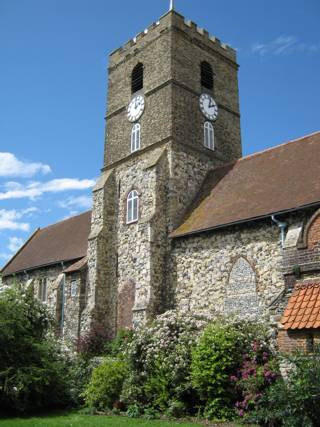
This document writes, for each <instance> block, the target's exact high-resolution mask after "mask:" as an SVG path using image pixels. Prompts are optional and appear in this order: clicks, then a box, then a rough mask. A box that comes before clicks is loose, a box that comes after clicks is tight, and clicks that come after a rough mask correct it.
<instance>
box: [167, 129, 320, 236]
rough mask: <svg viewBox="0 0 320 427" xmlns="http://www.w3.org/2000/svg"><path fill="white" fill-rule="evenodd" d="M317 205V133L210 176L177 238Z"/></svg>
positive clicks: (319, 143) (319, 194) (319, 136)
mask: <svg viewBox="0 0 320 427" xmlns="http://www.w3.org/2000/svg"><path fill="white" fill-rule="evenodd" d="M317 203H320V132H317V133H314V134H312V135H308V136H305V137H303V138H300V139H297V140H294V141H290V142H288V143H286V144H282V145H279V146H277V147H274V148H271V149H268V150H265V151H261V152H259V153H256V154H253V155H251V156H247V157H243V158H241V159H239V160H237V161H235V162H233V163H231V164H228V165H227V166H224V167H220V168H218V169H215V170H213V171H211V172H210V173H209V174H208V176H207V178H206V180H205V182H204V185H203V187H202V189H201V191H200V193H199V195H198V197H197V199H196V200H195V201H194V203H193V205H192V209H191V211H190V210H189V214H188V215H187V217H186V219H185V220H184V222H183V223H182V225H180V226H179V227H178V228H177V229H176V230H175V231H174V232H173V233H172V234H171V236H172V237H179V236H184V235H188V234H193V233H198V232H200V231H205V230H210V229H214V228H218V227H222V226H227V225H231V224H235V223H241V222H246V221H250V220H254V219H259V218H264V217H266V216H268V215H271V214H274V213H281V212H286V211H290V210H295V209H299V208H303V207H306V206H310V205H313V204H317Z"/></svg>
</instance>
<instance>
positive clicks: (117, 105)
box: [2, 11, 320, 350]
mask: <svg viewBox="0 0 320 427" xmlns="http://www.w3.org/2000/svg"><path fill="white" fill-rule="evenodd" d="M108 75H109V82H108V108H107V115H106V123H107V126H106V138H105V156H104V167H103V169H102V172H101V176H100V178H99V180H98V182H97V183H96V186H95V187H94V189H93V209H92V212H87V213H83V214H81V215H79V216H76V217H73V218H70V219H67V220H65V221H62V222H59V223H57V224H54V225H51V226H49V227H47V228H44V229H39V230H37V231H36V232H35V233H34V234H33V235H32V236H31V237H30V238H29V240H28V241H27V242H26V243H25V245H24V246H23V247H22V248H21V249H20V251H18V253H17V254H16V255H15V256H14V257H13V258H12V259H11V260H10V261H9V262H8V264H7V265H6V266H5V267H4V268H3V270H2V280H3V283H4V284H6V285H10V284H11V283H13V282H14V281H19V282H24V283H25V284H26V286H32V287H33V289H34V292H35V293H36V294H37V295H38V297H39V298H40V299H41V300H43V301H45V302H46V303H47V304H48V306H49V307H50V309H51V310H52V312H53V313H54V315H55V317H56V320H57V325H58V327H57V334H58V335H60V336H61V337H62V338H63V339H65V340H66V341H68V340H69V341H73V340H75V339H76V338H77V337H78V336H79V335H81V334H84V333H85V332H86V331H88V329H89V328H90V326H91V325H92V324H93V322H99V323H101V324H103V325H105V327H106V328H107V330H109V331H110V332H112V333H115V332H116V330H119V329H124V328H132V327H135V326H139V325H140V324H142V323H143V322H145V321H146V320H148V319H151V318H153V317H154V316H156V315H157V314H159V313H162V312H164V311H165V310H167V309H171V308H177V309H179V310H181V311H191V312H192V313H195V314H196V313H198V314H201V313H211V314H212V313H215V312H223V313H225V314H227V315H228V314H232V313H237V314H238V315H240V316H243V317H245V316H250V317H251V318H253V319H255V318H258V319H259V318H267V319H269V321H270V322H272V323H273V324H274V325H277V328H278V342H279V345H280V348H281V349H283V350H290V349H292V348H293V347H295V346H297V345H298V346H300V347H303V348H306V347H309V346H312V345H313V343H314V342H315V341H316V340H317V339H319V338H320V210H319V209H320V179H319V178H320V132H318V133H315V134H312V135H308V136H305V137H302V138H300V139H297V140H295V141H291V142H288V143H286V144H283V145H280V146H277V147H274V148H272V149H269V150H265V151H262V152H259V153H256V154H254V155H251V156H247V157H242V145H241V132H240V107H239V94H238V64H237V59H236V52H235V51H234V50H233V49H232V48H231V47H229V46H227V45H225V44H223V43H221V42H220V40H219V39H217V38H215V37H212V36H210V35H209V33H208V32H207V31H206V30H204V29H201V28H199V27H197V25H196V24H194V23H193V22H191V21H187V20H185V19H184V17H183V16H181V15H180V14H179V13H177V12H175V11H170V12H168V13H167V14H165V15H164V16H162V17H161V19H160V20H159V21H158V22H156V23H154V24H152V25H151V26H150V27H149V28H147V29H146V30H144V31H143V32H142V33H140V34H138V35H137V36H136V37H135V38H134V39H132V40H130V41H129V42H127V43H126V44H125V45H124V46H122V47H120V48H119V49H117V50H116V51H114V52H112V53H111V54H110V58H109V69H108Z"/></svg>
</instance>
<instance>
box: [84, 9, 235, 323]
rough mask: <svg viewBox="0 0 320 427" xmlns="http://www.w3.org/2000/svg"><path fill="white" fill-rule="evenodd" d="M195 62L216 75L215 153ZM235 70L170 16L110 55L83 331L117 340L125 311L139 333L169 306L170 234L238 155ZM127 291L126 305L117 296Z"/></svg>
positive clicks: (227, 57) (199, 34)
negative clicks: (93, 325) (134, 103)
mask: <svg viewBox="0 0 320 427" xmlns="http://www.w3.org/2000/svg"><path fill="white" fill-rule="evenodd" d="M202 61H208V62H209V63H210V64H211V66H212V68H213V69H214V73H215V76H214V82H215V84H214V93H212V94H213V95H214V97H215V99H216V101H217V103H218V105H219V110H220V116H219V120H218V121H217V126H216V129H215V142H216V144H215V150H214V151H210V150H208V149H206V148H205V147H204V146H203V125H204V121H205V119H204V117H203V115H202V113H201V111H200V109H199V96H200V94H201V93H202V87H201V82H200V64H201V62H202ZM139 63H141V64H143V70H144V85H143V89H142V90H141V92H140V93H141V94H143V95H144V97H145V105H146V106H145V111H144V113H143V115H142V117H141V119H140V120H139V123H140V125H141V147H140V150H139V151H137V152H134V153H131V144H130V139H131V130H132V123H130V122H129V121H128V119H127V113H126V110H127V106H128V104H129V103H130V101H131V99H132V97H133V96H134V95H136V94H132V93H131V73H132V70H133V69H134V67H135V66H136V65H137V64H139ZM195 70H196V71H195ZM237 71H238V65H237V63H236V56H235V51H234V50H233V49H231V48H229V47H227V46H225V45H222V44H221V43H220V41H219V40H217V39H214V38H210V37H209V35H208V33H207V32H206V31H204V30H201V29H199V28H197V27H196V25H195V24H193V23H192V22H186V21H185V20H184V18H183V17H182V16H181V15H179V14H178V13H176V12H169V13H168V14H166V15H164V16H163V17H162V18H161V19H160V21H159V22H157V23H156V24H154V25H152V26H151V27H150V28H148V30H146V31H144V32H143V33H141V34H139V35H138V36H137V37H136V38H135V39H134V40H132V41H130V42H129V43H127V44H126V45H125V46H123V47H122V48H120V49H118V50H117V51H115V52H113V53H112V54H111V55H110V61H109V88H108V110H107V115H106V120H107V126H106V141H105V161H104V168H103V171H102V176H101V179H100V181H99V182H98V184H97V187H96V188H95V189H94V207H93V215H92V232H91V235H90V237H89V253H88V256H89V262H88V268H89V287H88V293H87V297H88V298H87V307H86V309H85V313H84V316H83V317H82V322H83V328H88V325H89V324H90V322H92V321H95V320H99V321H100V322H101V321H102V322H104V323H105V324H106V326H107V327H108V328H109V329H110V330H112V331H115V330H116V325H117V323H119V319H118V320H117V315H118V316H120V317H123V314H121V313H123V312H124V311H126V310H131V309H132V312H133V316H132V322H133V325H134V326H138V325H139V324H141V323H142V322H145V321H146V320H147V319H149V318H152V317H153V316H155V315H157V314H159V313H161V312H162V311H164V310H165V309H167V308H169V307H172V304H173V301H172V290H173V284H172V283H171V277H170V274H169V265H170V263H171V260H170V256H171V246H172V242H171V239H170V238H169V234H170V232H172V231H173V229H174V228H175V227H176V226H177V225H178V224H179V222H180V221H181V220H182V218H183V216H184V214H185V212H186V209H187V207H188V206H189V205H190V203H191V201H192V200H193V199H194V198H195V197H196V195H197V192H198V191H199V189H200V187H201V185H202V182H203V180H204V178H205V176H206V174H207V172H208V171H209V170H211V169H212V168H214V167H216V166H220V165H222V164H224V163H226V162H230V161H232V160H234V159H236V158H238V157H240V156H241V139H240V113H239V99H238V80H237ZM132 190H136V191H137V192H138V194H139V200H140V204H139V220H138V221H137V222H136V223H133V224H126V198H127V195H128V194H129V192H130V191H132ZM130 284H131V285H130ZM130 286H132V288H133V289H134V294H135V297H134V298H133V297H132V293H133V291H131V292H130V289H129V288H130ZM124 288H126V289H127V291H126V292H127V295H131V297H130V298H129V297H128V298H123V297H122V293H123V289H124ZM119 295H120V296H119Z"/></svg>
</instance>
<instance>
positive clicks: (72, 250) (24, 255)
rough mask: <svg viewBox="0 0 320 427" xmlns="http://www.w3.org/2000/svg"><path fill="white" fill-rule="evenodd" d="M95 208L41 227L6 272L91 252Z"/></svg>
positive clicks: (4, 271)
mask: <svg viewBox="0 0 320 427" xmlns="http://www.w3.org/2000/svg"><path fill="white" fill-rule="evenodd" d="M90 225H91V212H85V213H83V214H81V215H77V216H75V217H72V218H69V219H66V220H64V221H61V222H58V223H56V224H53V225H50V226H49V227H46V228H43V229H39V230H37V231H36V232H35V233H34V234H33V235H32V236H31V238H30V239H29V240H28V241H27V242H26V244H25V245H24V246H23V247H22V248H21V249H20V251H18V252H17V254H16V255H15V256H14V257H13V258H12V259H11V260H10V261H9V262H8V263H7V265H6V266H5V267H4V268H3V270H2V274H3V276H8V275H10V274H14V273H18V272H21V271H24V270H31V269H34V268H37V267H43V266H46V265H51V264H56V263H58V262H62V261H72V260H76V259H79V258H83V257H85V256H86V255H87V245H88V236H89V233H90Z"/></svg>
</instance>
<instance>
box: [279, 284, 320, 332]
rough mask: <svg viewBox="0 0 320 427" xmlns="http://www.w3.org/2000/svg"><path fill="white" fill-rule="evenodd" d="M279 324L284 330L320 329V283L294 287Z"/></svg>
mask: <svg viewBox="0 0 320 427" xmlns="http://www.w3.org/2000/svg"><path fill="white" fill-rule="evenodd" d="M281 323H282V325H283V326H284V329H315V328H320V281H319V282H306V283H298V284H297V285H296V287H295V289H294V291H293V294H292V295H291V297H290V299H289V301H288V305H287V308H286V310H285V312H284V314H283V316H282V319H281Z"/></svg>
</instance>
